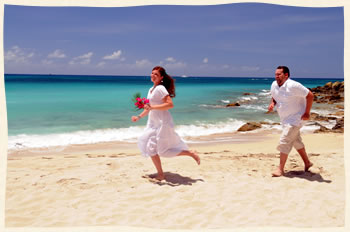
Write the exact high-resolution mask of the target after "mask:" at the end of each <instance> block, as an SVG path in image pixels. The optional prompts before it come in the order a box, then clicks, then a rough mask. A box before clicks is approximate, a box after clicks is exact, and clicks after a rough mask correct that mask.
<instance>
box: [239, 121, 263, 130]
mask: <svg viewBox="0 0 350 232" xmlns="http://www.w3.org/2000/svg"><path fill="white" fill-rule="evenodd" d="M258 128H261V124H260V123H258V122H247V123H246V124H244V125H243V126H241V127H240V128H239V129H238V131H251V130H255V129H258Z"/></svg>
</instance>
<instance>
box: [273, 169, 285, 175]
mask: <svg viewBox="0 0 350 232" xmlns="http://www.w3.org/2000/svg"><path fill="white" fill-rule="evenodd" d="M283 175H284V172H283V171H282V170H281V169H279V168H277V169H276V171H274V172H273V173H272V176H273V177H280V176H283Z"/></svg>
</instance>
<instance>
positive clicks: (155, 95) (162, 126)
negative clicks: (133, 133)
mask: <svg viewBox="0 0 350 232" xmlns="http://www.w3.org/2000/svg"><path fill="white" fill-rule="evenodd" d="M152 88H153V87H152ZM152 88H151V89H150V90H149V91H148V95H147V98H148V99H149V101H150V102H149V103H150V105H159V104H163V103H164V102H163V98H164V97H165V96H167V95H169V93H168V91H167V90H166V88H165V87H164V86H163V85H158V86H156V87H155V88H154V89H153V91H152V92H151V90H152ZM138 147H139V148H140V150H141V153H142V155H143V156H145V157H150V156H154V155H156V154H158V155H159V156H161V157H174V156H176V155H177V154H179V153H180V152H181V151H183V150H188V146H187V145H186V144H185V143H184V142H183V141H182V139H181V138H180V137H179V135H178V134H177V133H176V132H175V131H174V122H173V118H172V116H171V114H170V112H169V111H168V110H151V111H150V112H149V114H148V121H147V125H146V128H145V130H144V132H143V134H142V135H141V136H140V137H139V139H138Z"/></svg>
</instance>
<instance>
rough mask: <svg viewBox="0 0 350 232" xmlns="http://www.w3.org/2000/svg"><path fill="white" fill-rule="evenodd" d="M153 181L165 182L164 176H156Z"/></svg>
mask: <svg viewBox="0 0 350 232" xmlns="http://www.w3.org/2000/svg"><path fill="white" fill-rule="evenodd" d="M154 179H156V180H159V181H162V180H165V176H164V174H162V175H159V174H158V175H157V176H156V177H154Z"/></svg>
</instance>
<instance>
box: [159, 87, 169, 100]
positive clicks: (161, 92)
mask: <svg viewBox="0 0 350 232" xmlns="http://www.w3.org/2000/svg"><path fill="white" fill-rule="evenodd" d="M156 91H157V92H156V94H157V98H159V99H163V98H164V97H165V96H168V95H169V93H168V90H166V88H165V87H164V85H158V86H157V88H156Z"/></svg>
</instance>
